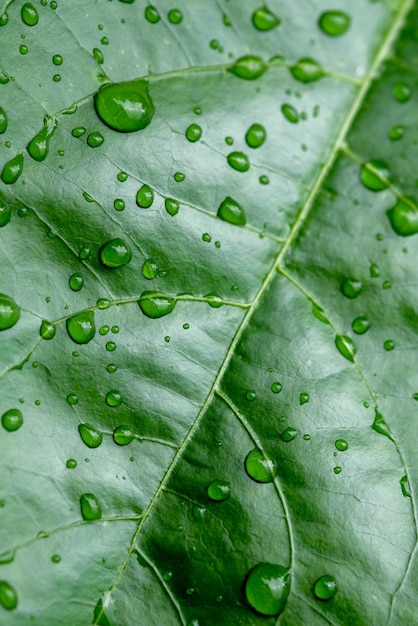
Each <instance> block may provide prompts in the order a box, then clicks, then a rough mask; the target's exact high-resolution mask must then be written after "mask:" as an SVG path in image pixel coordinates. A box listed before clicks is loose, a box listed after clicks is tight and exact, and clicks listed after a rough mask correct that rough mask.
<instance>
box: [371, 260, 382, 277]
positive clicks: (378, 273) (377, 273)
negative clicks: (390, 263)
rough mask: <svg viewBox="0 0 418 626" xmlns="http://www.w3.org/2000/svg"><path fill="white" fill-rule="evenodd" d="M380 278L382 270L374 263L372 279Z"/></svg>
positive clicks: (372, 265)
mask: <svg viewBox="0 0 418 626" xmlns="http://www.w3.org/2000/svg"><path fill="white" fill-rule="evenodd" d="M379 276H380V269H379V267H378V266H377V265H376V263H372V264H371V265H370V277H371V278H379Z"/></svg>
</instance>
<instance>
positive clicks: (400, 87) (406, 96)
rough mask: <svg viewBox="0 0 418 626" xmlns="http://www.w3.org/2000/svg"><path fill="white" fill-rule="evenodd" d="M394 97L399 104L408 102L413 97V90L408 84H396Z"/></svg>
mask: <svg viewBox="0 0 418 626" xmlns="http://www.w3.org/2000/svg"><path fill="white" fill-rule="evenodd" d="M393 96H394V98H395V100H397V101H398V102H402V103H404V102H408V100H410V99H411V96H412V89H411V87H410V86H409V85H407V84H406V83H396V84H395V85H394V87H393Z"/></svg>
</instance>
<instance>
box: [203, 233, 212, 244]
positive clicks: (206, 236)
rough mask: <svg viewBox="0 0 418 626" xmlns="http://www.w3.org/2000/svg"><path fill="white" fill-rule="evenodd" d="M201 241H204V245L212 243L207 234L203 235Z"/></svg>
mask: <svg viewBox="0 0 418 626" xmlns="http://www.w3.org/2000/svg"><path fill="white" fill-rule="evenodd" d="M202 241H205V242H206V243H210V242H211V241H212V237H211V236H210V235H209V233H203V235H202Z"/></svg>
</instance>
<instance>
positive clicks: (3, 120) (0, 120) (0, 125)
mask: <svg viewBox="0 0 418 626" xmlns="http://www.w3.org/2000/svg"><path fill="white" fill-rule="evenodd" d="M6 130H7V114H6V111H5V110H4V109H3V107H0V135H1V134H3V133H5V132H6Z"/></svg>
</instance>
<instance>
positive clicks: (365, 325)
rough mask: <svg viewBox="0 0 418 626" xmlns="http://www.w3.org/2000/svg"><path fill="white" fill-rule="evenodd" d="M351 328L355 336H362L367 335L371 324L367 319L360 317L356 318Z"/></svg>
mask: <svg viewBox="0 0 418 626" xmlns="http://www.w3.org/2000/svg"><path fill="white" fill-rule="evenodd" d="M351 326H352V329H353V331H354V332H355V333H356V334H357V335H364V333H367V331H368V330H369V328H370V326H371V324H370V322H369V320H368V318H367V317H365V316H364V315H362V316H360V317H356V319H355V320H353V323H352V325H351Z"/></svg>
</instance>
